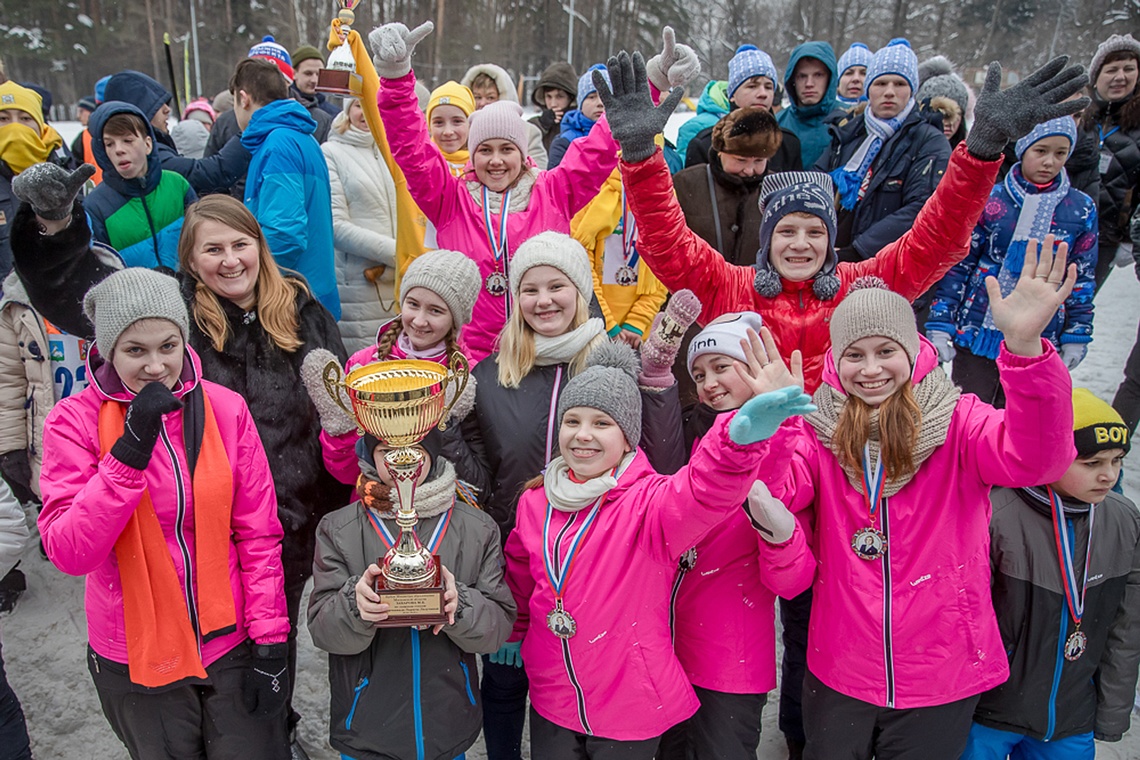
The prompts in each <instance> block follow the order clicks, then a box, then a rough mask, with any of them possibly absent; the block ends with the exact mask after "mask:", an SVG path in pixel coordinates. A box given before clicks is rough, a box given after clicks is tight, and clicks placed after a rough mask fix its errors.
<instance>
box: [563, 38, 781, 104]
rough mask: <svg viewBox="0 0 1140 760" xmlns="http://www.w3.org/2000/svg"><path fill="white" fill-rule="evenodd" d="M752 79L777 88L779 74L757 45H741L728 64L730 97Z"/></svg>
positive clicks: (770, 58) (768, 57)
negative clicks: (763, 78)
mask: <svg viewBox="0 0 1140 760" xmlns="http://www.w3.org/2000/svg"><path fill="white" fill-rule="evenodd" d="M752 77H768V78H769V79H771V80H772V85H773V86H775V84H776V81H777V80H778V78H779V74H777V73H776V64H774V63H772V56H770V55H768V54H767V53H765V52H764V51H763V50H761V49H759V48H758V47H756V46H755V45H741V46H740V47H738V48H737V49H736V55H734V56H732V60H730V61H729V62H728V97H729V98H731V97H732V96H733V94H735V92H736V89H737V88H738V87H740V85H742V84H744V83H745V82H747V81H748V80H749V79H751V78H752ZM579 102H581V101H579Z"/></svg>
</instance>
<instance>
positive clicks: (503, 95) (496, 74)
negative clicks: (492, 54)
mask: <svg viewBox="0 0 1140 760" xmlns="http://www.w3.org/2000/svg"><path fill="white" fill-rule="evenodd" d="M480 74H486V75H487V76H489V77H491V79H494V80H495V86H496V87H498V88H499V100H509V101H510V102H512V103H518V102H519V94H518V92H517V91H516V90H515V80H513V79H511V75H510V74H508V73H507V70H506V69H504V68H503V67H502V66H496V65H495V64H493V63H477V64H475V65H474V66H472V67H471V68H469V69H467V73H466V74H464V75H463V79H462V80H460V82H459V83H460V84H461V85H464V86H465V87H470V86H471V82H472V81H474V79H475V77H477V76H479V75H480ZM573 92H574V93H577V92H578V79H577V77H575V79H574V89H573Z"/></svg>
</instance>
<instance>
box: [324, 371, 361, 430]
mask: <svg viewBox="0 0 1140 760" xmlns="http://www.w3.org/2000/svg"><path fill="white" fill-rule="evenodd" d="M324 381H325V390H326V391H328V394H329V395H330V396H332V400H333V401H335V402H336V405H337V406H339V407H340V408H341V409H343V410H344V413H345V414H347V415H348V416H349V417H352V418H353V419H355V418H356V415H354V414H353V413H352V410H351V409H349V408H348V407H347V406H345V405H344V402H343V401H341V400H340V389H341V388H343V387H344V370H342V369H341V368H340V364H339V363H337V362H329V363H328V364H326V365H325V371H324Z"/></svg>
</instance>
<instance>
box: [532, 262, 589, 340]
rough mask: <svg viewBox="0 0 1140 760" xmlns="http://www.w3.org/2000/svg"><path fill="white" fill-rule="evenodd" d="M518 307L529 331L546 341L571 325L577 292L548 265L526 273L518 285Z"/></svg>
mask: <svg viewBox="0 0 1140 760" xmlns="http://www.w3.org/2000/svg"><path fill="white" fill-rule="evenodd" d="M518 308H520V309H522V315H523V320H525V321H526V323H527V325H529V326H530V329H532V330H534V331H535V332H536V333H538V334H539V335H542V336H545V337H547V338H554V337H557V336H559V335H562V334H563V333H565V332H566V331H567V330H569V329H570V325H572V324H574V316H575V314H576V313H577V311H578V289H577V288H576V287H574V283H572V282H570V278H569V277H567V276H566V275H565V273H563V272H562V270H561V269H556V268H555V267H551V266H545V265H543V266H537V267H531V268H530V269H528V270H526V274H524V275H523V276H522V280H521V281H520V282H519V297H518Z"/></svg>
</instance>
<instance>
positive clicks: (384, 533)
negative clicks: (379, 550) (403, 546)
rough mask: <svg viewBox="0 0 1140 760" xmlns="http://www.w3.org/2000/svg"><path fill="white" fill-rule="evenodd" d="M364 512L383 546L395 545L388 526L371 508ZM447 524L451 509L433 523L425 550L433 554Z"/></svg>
mask: <svg viewBox="0 0 1140 760" xmlns="http://www.w3.org/2000/svg"><path fill="white" fill-rule="evenodd" d="M453 503H454V502H453ZM364 514H366V515H368V521H369V522H370V523H372V528H373V529H374V530H375V531H376V535H378V536H380V540H381V541H383V542H384V546H386V547H387V548H389V549H391V548H392V547H393V546H395V545H396V537H395V536H393V535H392V533H391V531H389V530H388V526H387V525H385V524H384V521H383V520H381V519H380V518H379V517H377V516H376V515H374V514H373V513H372V510H371V509H365V510H364ZM449 525H451V509H448V510H447V511H446V512H444V513H443V515H442V516H441V517H440V518H439V522H437V523H436V524H435V530H433V531H432V534H431V538H430V539H428V543H427V550H428V551H429V552H431V553H432V554H435V550H436V547H437V546H439V543H440V542H441V541H443V537H444V535H445V534H446V533H447V528H448V526H449Z"/></svg>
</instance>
